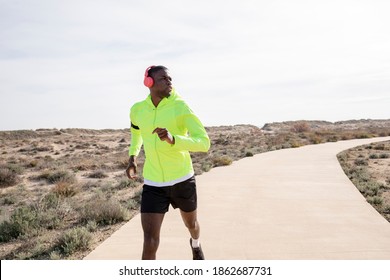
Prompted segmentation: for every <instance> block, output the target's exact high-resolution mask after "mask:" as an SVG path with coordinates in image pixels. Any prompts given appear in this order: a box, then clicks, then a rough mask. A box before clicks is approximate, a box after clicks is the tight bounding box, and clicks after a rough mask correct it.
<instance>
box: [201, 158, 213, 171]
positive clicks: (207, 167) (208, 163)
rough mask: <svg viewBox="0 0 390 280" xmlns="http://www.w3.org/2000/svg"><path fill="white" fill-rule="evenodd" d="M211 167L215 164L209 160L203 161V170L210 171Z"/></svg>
mask: <svg viewBox="0 0 390 280" xmlns="http://www.w3.org/2000/svg"><path fill="white" fill-rule="evenodd" d="M211 168H213V164H212V163H211V162H208V161H204V162H202V165H201V170H202V171H204V172H209V171H210V170H211Z"/></svg>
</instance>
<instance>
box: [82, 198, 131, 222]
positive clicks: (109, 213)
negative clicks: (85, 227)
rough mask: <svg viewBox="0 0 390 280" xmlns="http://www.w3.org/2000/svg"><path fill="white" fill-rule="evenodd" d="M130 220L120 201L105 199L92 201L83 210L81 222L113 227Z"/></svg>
mask: <svg viewBox="0 0 390 280" xmlns="http://www.w3.org/2000/svg"><path fill="white" fill-rule="evenodd" d="M129 218H130V215H129V212H128V210H127V209H125V208H124V207H123V206H122V205H121V204H120V203H119V202H118V201H115V200H112V199H109V200H106V199H103V198H96V199H92V200H91V201H90V202H88V203H87V204H86V205H85V206H84V208H83V209H82V214H81V221H82V222H84V223H88V222H89V221H95V222H96V223H97V224H99V225H112V224H115V223H119V222H122V221H126V220H128V219H129Z"/></svg>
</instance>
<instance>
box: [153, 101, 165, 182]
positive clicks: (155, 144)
mask: <svg viewBox="0 0 390 280" xmlns="http://www.w3.org/2000/svg"><path fill="white" fill-rule="evenodd" d="M157 108H158V106H157V107H156V108H154V122H153V127H154V128H156V119H157ZM159 140H160V138H158V137H156V138H155V141H154V150H155V152H156V157H157V159H158V164H159V165H160V170H161V174H162V177H163V182H165V175H164V169H163V167H162V164H161V160H160V156H159V155H158V151H157V141H159Z"/></svg>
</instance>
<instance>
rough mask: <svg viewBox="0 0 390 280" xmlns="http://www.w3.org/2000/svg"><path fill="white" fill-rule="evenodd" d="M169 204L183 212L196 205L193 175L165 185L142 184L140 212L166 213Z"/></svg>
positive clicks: (190, 209) (190, 210)
mask: <svg viewBox="0 0 390 280" xmlns="http://www.w3.org/2000/svg"><path fill="white" fill-rule="evenodd" d="M169 204H171V205H172V207H173V208H179V209H180V210H182V211H184V212H192V211H194V210H196V207H197V196H196V182H195V176H192V177H191V178H190V179H188V180H185V181H184V182H180V183H177V184H175V185H173V186H167V187H153V186H149V185H146V184H145V185H144V186H143V190H142V199H141V213H166V212H168V208H169Z"/></svg>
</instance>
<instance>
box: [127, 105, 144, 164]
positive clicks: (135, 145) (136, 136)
mask: <svg viewBox="0 0 390 280" xmlns="http://www.w3.org/2000/svg"><path fill="white" fill-rule="evenodd" d="M134 115H135V114H134V112H133V110H131V111H130V122H131V127H130V133H131V142H130V147H129V156H138V154H139V152H140V151H141V147H142V144H143V139H142V135H141V131H140V129H139V127H138V126H137V125H136V124H135V123H136V120H135V116H134Z"/></svg>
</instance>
